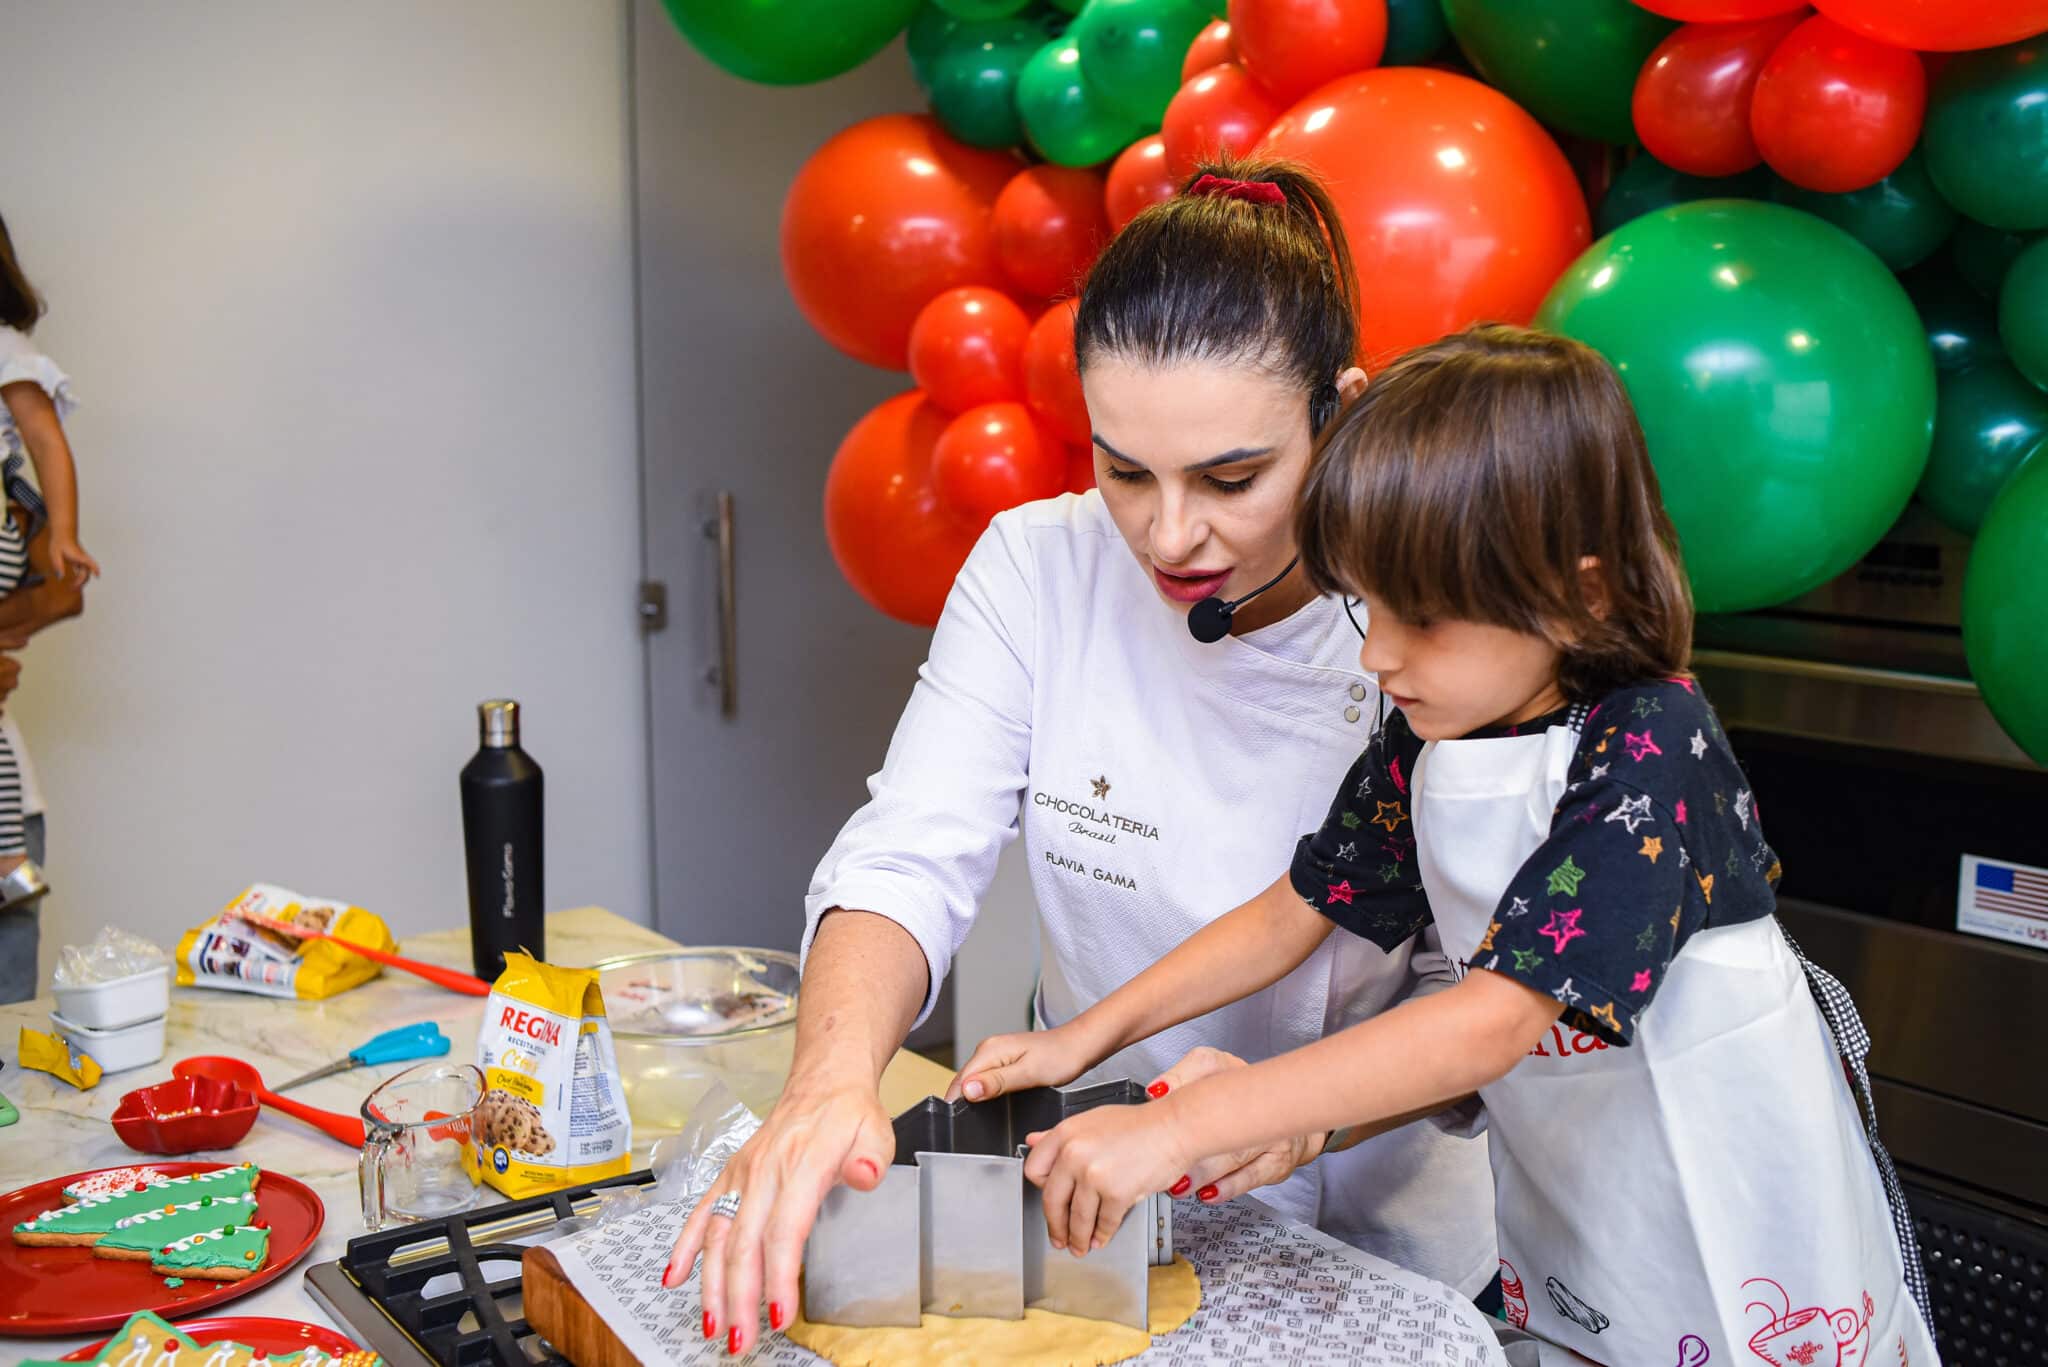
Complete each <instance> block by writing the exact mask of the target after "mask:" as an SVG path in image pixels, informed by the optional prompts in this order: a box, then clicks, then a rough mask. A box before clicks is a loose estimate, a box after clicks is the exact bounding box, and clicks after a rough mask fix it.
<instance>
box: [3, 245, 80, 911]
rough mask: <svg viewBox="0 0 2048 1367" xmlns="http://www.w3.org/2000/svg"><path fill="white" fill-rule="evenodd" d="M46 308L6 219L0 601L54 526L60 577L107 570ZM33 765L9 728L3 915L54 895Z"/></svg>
mask: <svg viewBox="0 0 2048 1367" xmlns="http://www.w3.org/2000/svg"><path fill="white" fill-rule="evenodd" d="M42 312H43V302H42V299H41V298H40V297H38V296H37V294H36V292H35V290H34V288H33V287H32V286H30V284H29V282H28V278H27V277H26V276H25V275H24V274H23V273H22V270H21V266H20V263H19V262H17V261H16V260H15V256H14V242H13V239H11V238H10V237H9V236H8V235H7V224H6V221H5V220H4V219H0V401H4V402H0V456H4V463H0V484H4V486H5V491H6V501H7V504H9V505H14V506H9V507H5V508H0V597H5V596H6V595H8V594H11V593H13V592H14V591H15V590H16V589H19V588H21V587H22V581H23V579H24V578H25V577H26V575H27V573H28V543H29V541H30V540H31V539H32V538H33V537H34V536H35V535H36V533H37V532H39V531H41V530H42V528H43V525H44V524H45V523H46V522H47V523H48V525H49V528H50V561H51V564H52V566H53V567H54V568H55V570H56V572H57V574H58V575H59V576H60V577H62V578H65V579H73V580H76V581H78V582H80V583H82V582H84V581H85V580H87V579H89V578H91V577H92V576H94V575H96V574H98V573H99V572H100V567H99V565H98V563H97V562H95V561H94V560H93V558H92V557H91V556H90V555H87V554H86V553H85V548H84V547H82V546H80V545H79V544H78V476H77V472H76V470H75V469H74V468H73V466H72V463H71V445H70V443H69V442H68V441H67V440H66V439H65V436H64V422H63V419H64V415H65V414H67V413H69V412H70V411H71V409H72V407H73V401H72V398H71V382H70V380H69V379H68V378H67V377H66V376H65V374H64V372H63V371H61V370H59V369H58V368H57V365H56V363H55V362H54V361H52V360H51V359H50V358H49V357H47V356H45V355H43V354H42V353H41V352H39V351H37V350H36V347H35V344H34V343H33V342H31V341H30V340H29V333H30V332H32V331H33V330H34V329H35V325H36V319H38V318H40V317H41V316H42ZM27 461H33V462H34V464H35V469H36V481H37V483H36V484H31V483H29V482H28V480H26V479H24V478H23V477H22V473H21V469H22V466H23V464H24V463H26V462H27ZM38 484H39V485H40V486H41V488H40V491H39V490H38V487H37V485H38ZM16 506H18V508H19V509H20V516H19V517H17V516H16V513H15V507H16ZM24 519H25V520H26V524H27V525H23V520H24ZM26 767H27V759H26V755H25V754H24V753H23V752H22V750H21V748H20V732H19V731H18V730H17V729H16V728H15V726H14V724H13V721H12V719H11V718H10V719H8V720H7V721H6V722H5V723H4V724H0V910H5V909H6V908H9V907H21V906H25V905H26V904H28V903H31V902H34V901H35V900H37V899H38V898H40V897H42V896H43V894H44V893H46V892H48V891H49V887H48V884H46V883H45V882H44V881H43V876H42V870H41V869H39V868H37V867H36V865H35V863H34V862H33V861H32V860H30V859H29V857H28V841H27V836H26V823H25V821H24V819H23V814H22V798H23V788H24V783H25V777H26V776H25V774H24V770H25V769H26Z"/></svg>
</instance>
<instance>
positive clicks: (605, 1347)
mask: <svg viewBox="0 0 2048 1367" xmlns="http://www.w3.org/2000/svg"><path fill="white" fill-rule="evenodd" d="M952 1078H953V1073H952V1070H951V1069H947V1068H942V1067H940V1066H939V1065H938V1064H936V1063H933V1062H932V1061H931V1060H930V1059H927V1058H920V1057H919V1056H918V1055H916V1054H913V1053H911V1052H910V1051H908V1050H906V1049H899V1050H898V1051H897V1052H896V1056H895V1057H894V1058H892V1059H891V1060H889V1066H888V1068H887V1069H886V1070H885V1071H884V1072H883V1073H882V1084H881V1094H882V1106H883V1108H884V1109H885V1110H887V1111H888V1112H889V1114H890V1115H896V1114H899V1113H900V1112H903V1111H907V1110H909V1109H910V1108H911V1107H912V1106H915V1105H916V1104H917V1103H918V1102H920V1101H922V1100H923V1099H924V1098H926V1097H928V1096H939V1095H941V1094H942V1093H944V1092H945V1090H946V1084H947V1083H948V1082H950V1081H952ZM520 1268H521V1272H520V1276H521V1279H522V1280H523V1282H524V1284H525V1285H524V1295H523V1300H524V1304H525V1309H526V1322H527V1323H528V1324H530V1325H532V1326H533V1329H534V1332H535V1333H537V1334H539V1335H540V1336H541V1337H542V1338H544V1339H546V1340H547V1341H548V1342H549V1343H552V1344H553V1345H554V1346H555V1350H556V1351H557V1352H559V1353H560V1354H561V1355H562V1356H563V1357H565V1358H567V1359H569V1361H571V1362H573V1363H575V1364H576V1367H647V1364H644V1363H642V1362H641V1361H640V1359H639V1358H637V1357H635V1356H633V1354H632V1353H631V1352H629V1351H627V1348H626V1345H625V1344H623V1343H621V1342H619V1337H618V1335H616V1334H614V1333H613V1332H612V1331H611V1329H610V1328H609V1327H607V1326H606V1324H605V1322H604V1321H603V1320H602V1319H600V1318H599V1317H598V1314H597V1312H596V1311H595V1310H592V1309H591V1308H590V1302H588V1301H586V1300H584V1299H583V1297H582V1295H581V1294H579V1293H578V1292H577V1290H576V1288H575V1287H574V1286H572V1285H571V1284H570V1282H569V1278H568V1276H567V1275H566V1274H565V1273H564V1272H563V1271H562V1265H561V1264H560V1263H559V1262H556V1261H555V1255H554V1254H552V1253H550V1252H548V1251H547V1249H545V1248H529V1249H527V1250H526V1253H525V1254H524V1256H523V1257H522V1258H521V1259H520Z"/></svg>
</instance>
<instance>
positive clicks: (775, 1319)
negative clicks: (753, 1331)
mask: <svg viewBox="0 0 2048 1367" xmlns="http://www.w3.org/2000/svg"><path fill="white" fill-rule="evenodd" d="M768 1327H769V1328H770V1329H780V1328H781V1327H782V1302H780V1301H770V1302H768Z"/></svg>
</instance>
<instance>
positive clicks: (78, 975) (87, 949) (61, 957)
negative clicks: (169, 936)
mask: <svg viewBox="0 0 2048 1367" xmlns="http://www.w3.org/2000/svg"><path fill="white" fill-rule="evenodd" d="M170 961H171V959H170V955H168V954H166V953H164V951H163V950H162V949H161V948H159V947H158V946H156V945H154V944H151V943H150V942H149V941H148V940H145V939H143V938H142V937H141V936H140V935H136V934H134V933H133V932H131V931H126V930H122V929H121V928H120V927H119V926H102V927H100V933H99V934H97V935H95V936H93V937H92V943H90V944H85V945H65V946H64V948H62V949H61V950H59V951H58V952H57V971H56V972H55V973H54V974H53V975H52V976H51V982H52V984H53V985H55V986H57V987H84V986H86V985H87V984H88V983H105V982H112V981H113V980H114V979H116V978H126V977H129V976H131V975H133V974H136V973H144V972H147V971H148V970H150V969H152V968H162V967H163V966H164V965H165V964H167V963H169V962H170Z"/></svg>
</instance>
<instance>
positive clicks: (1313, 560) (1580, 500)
mask: <svg viewBox="0 0 2048 1367" xmlns="http://www.w3.org/2000/svg"><path fill="white" fill-rule="evenodd" d="M1296 534H1297V536H1298V537H1299V539H1300V541H1299V544H1300V546H1301V563H1302V568H1303V569H1304V570H1305V571H1306V572H1307V575H1308V580H1309V582H1310V583H1311V584H1312V585H1314V586H1315V588H1316V589H1317V590H1318V591H1320V592H1323V593H1346V594H1371V595H1372V597H1373V598H1375V599H1377V600H1378V601H1379V603H1381V604H1382V605H1383V606H1384V607H1385V608H1386V610H1388V611H1390V612H1392V613H1393V614H1394V615H1395V616H1397V617H1400V618H1402V619H1404V620H1407V621H1427V620H1431V619H1456V620H1462V621H1472V622H1485V623H1490V624H1492V625H1494V626H1503V627H1508V628H1511V629H1513V630H1515V631H1523V632H1528V633H1529V634H1531V635H1534V636H1541V637H1543V638H1545V639H1546V640H1549V641H1550V642H1551V643H1552V644H1554V645H1556V646H1557V647H1558V648H1559V649H1560V650H1561V651H1562V652H1563V654H1564V660H1563V663H1562V665H1561V667H1560V669H1559V684H1560V686H1561V687H1562V689H1563V691H1564V693H1565V695H1566V696H1567V697H1568V698H1571V699H1573V700H1574V701H1592V700H1595V699H1598V698H1600V697H1602V696H1604V695H1605V694H1607V693H1609V692H1612V691H1613V690H1614V689H1616V688H1619V687H1621V686H1622V685H1624V684H1628V683H1634V682H1637V681H1640V680H1646V679H1661V678H1668V677H1671V676H1672V675H1675V674H1680V673H1683V672H1684V670H1685V668H1686V663H1687V660H1688V659H1689V658H1690V655H1691V650H1692V617H1693V608H1692V592H1691V589H1690V588H1689V586H1688V585H1687V583H1686V579H1685V571H1684V568H1683V566H1682V565H1681V563H1680V561H1679V555H1678V538H1677V535H1676V533H1674V532H1673V531H1672V527H1671V519H1670V517H1669V516H1667V515H1666V513H1665V511H1664V503H1663V499H1662V497H1661V496H1660V495H1659V493H1658V490H1657V473H1656V471H1655V470H1654V469H1652V468H1651V466H1650V457H1649V453H1648V451H1647V450H1646V449H1645V448H1644V445H1643V429H1642V427H1641V425H1640V424H1639V423H1637V421H1636V415H1635V409H1634V408H1633V407H1631V406H1630V404H1629V401H1628V393H1627V391H1626V390H1624V389H1623V388H1622V385H1621V380H1620V378H1619V377H1618V376H1617V375H1616V374H1615V373H1614V369H1613V367H1611V366H1609V365H1608V364H1607V362H1606V360H1605V359H1604V358H1603V357H1601V355H1600V354H1599V353H1598V352H1596V351H1594V350H1593V349H1592V348H1591V347H1588V346H1585V345H1583V344H1582V343H1579V342H1575V341H1572V340H1571V339H1570V338H1567V337H1558V336H1553V335H1551V334H1549V333H1543V332H1533V331H1531V330H1529V329H1527V328H1518V327H1506V326H1503V325H1501V324H1497V323H1492V324H1481V325H1478V326H1474V327H1470V328H1467V329H1466V330H1465V331H1463V332H1458V333H1454V334H1452V335H1451V336H1449V337H1445V338H1443V339H1442V340H1440V341H1437V342H1433V343H1431V344H1430V345H1428V346H1425V347H1420V348H1418V349H1416V350H1414V351H1411V352H1409V353H1408V354H1407V355H1405V356H1403V357H1401V358H1400V359H1399V360H1397V361H1395V362H1394V363H1393V364H1392V365H1390V366H1388V367H1387V369H1386V370H1384V371H1382V372H1381V373H1380V374H1378V375H1376V376H1374V377H1373V379H1372V382H1371V383H1370V384H1369V385H1368V386H1367V387H1366V391H1365V393H1364V394H1362V395H1361V396H1359V398H1358V400H1357V401H1356V402H1355V403H1353V404H1351V405H1350V407H1349V408H1347V409H1346V410H1345V412H1344V413H1343V415H1342V416H1341V417H1339V418H1338V420H1337V421H1336V423H1335V424H1333V425H1332V426H1331V428H1330V430H1329V432H1328V434H1327V435H1326V436H1325V437H1324V439H1323V442H1322V444H1321V446H1320V447H1319V448H1318V450H1317V453H1316V457H1315V460H1314V463H1313V464H1312V465H1311V467H1310V469H1309V476H1308V482H1307V484H1306V486H1305V487H1304V489H1303V491H1302V503H1301V510H1300V512H1299V514H1298V517H1297V525H1296ZM1585 556H1593V557H1596V558H1597V559H1598V561H1599V564H1598V567H1597V568H1596V569H1594V570H1593V571H1591V572H1590V573H1589V574H1582V573H1581V570H1580V562H1581V560H1582V558H1583V557H1585ZM1589 581H1590V582H1589Z"/></svg>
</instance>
